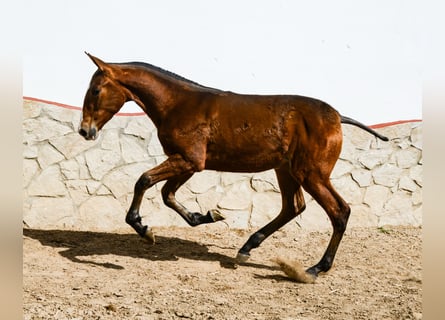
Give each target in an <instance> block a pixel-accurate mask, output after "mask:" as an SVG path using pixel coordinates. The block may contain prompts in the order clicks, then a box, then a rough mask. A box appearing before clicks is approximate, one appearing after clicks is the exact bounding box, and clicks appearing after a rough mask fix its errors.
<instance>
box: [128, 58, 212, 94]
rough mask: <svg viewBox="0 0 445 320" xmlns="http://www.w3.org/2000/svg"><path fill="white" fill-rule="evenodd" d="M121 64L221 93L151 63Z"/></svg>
mask: <svg viewBox="0 0 445 320" xmlns="http://www.w3.org/2000/svg"><path fill="white" fill-rule="evenodd" d="M120 64H123V65H129V66H138V67H144V68H148V69H151V70H154V71H157V72H159V73H162V74H164V75H166V76H168V77H171V78H174V79H176V80H180V81H184V82H187V83H189V84H192V85H194V86H197V87H200V88H203V89H211V90H217V91H219V90H218V89H215V88H211V87H206V86H203V85H202V84H199V83H197V82H195V81H192V80H189V79H187V78H184V77H182V76H180V75H178V74H176V73H174V72H171V71H168V70H165V69H162V68H160V67H157V66H155V65H152V64H150V63H146V62H138V61H134V62H126V63H120Z"/></svg>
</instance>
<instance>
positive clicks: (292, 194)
mask: <svg viewBox="0 0 445 320" xmlns="http://www.w3.org/2000/svg"><path fill="white" fill-rule="evenodd" d="M275 172H276V174H277V178H278V184H279V186H280V190H281V199H282V209H281V212H280V214H279V215H278V216H277V217H276V218H275V219H273V220H272V221H271V222H269V223H268V224H267V225H266V226H264V227H263V228H261V229H260V230H258V231H257V232H255V233H254V234H253V235H251V236H250V238H249V240H247V242H246V243H245V244H244V245H243V247H242V248H241V249H240V250H239V251H238V255H237V257H236V258H237V261H238V262H245V261H247V259H248V258H249V257H250V250H252V249H254V248H257V247H258V246H259V245H260V244H261V243H262V242H263V241H264V240H265V239H266V238H267V237H269V236H270V235H271V234H272V233H274V232H275V231H277V230H278V229H279V228H281V227H282V226H284V225H285V224H286V223H288V222H289V221H290V220H292V219H293V218H295V217H296V216H297V215H299V214H300V213H301V212H303V210H304V209H305V208H306V204H305V202H304V197H303V193H302V190H301V187H300V185H299V184H298V183H297V181H296V180H295V179H294V178H293V177H292V176H291V174H290V173H289V171H288V170H287V169H283V168H282V169H277V170H275Z"/></svg>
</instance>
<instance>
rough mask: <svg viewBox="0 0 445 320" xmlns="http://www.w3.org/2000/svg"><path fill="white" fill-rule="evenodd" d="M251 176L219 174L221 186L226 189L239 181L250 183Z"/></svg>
mask: <svg viewBox="0 0 445 320" xmlns="http://www.w3.org/2000/svg"><path fill="white" fill-rule="evenodd" d="M252 175H253V174H252V173H234V172H221V185H222V186H223V187H227V186H230V185H232V184H235V183H238V182H241V181H250V180H251V178H252Z"/></svg>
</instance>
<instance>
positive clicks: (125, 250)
mask: <svg viewBox="0 0 445 320" xmlns="http://www.w3.org/2000/svg"><path fill="white" fill-rule="evenodd" d="M23 235H24V236H25V237H29V238H32V239H35V240H38V241H39V242H40V243H41V244H42V245H43V246H49V247H53V248H59V249H65V250H62V251H59V254H60V255H61V256H62V257H64V258H67V259H69V260H71V261H72V262H75V263H83V264H91V265H96V266H101V267H104V268H111V269H124V267H122V266H120V265H117V264H114V263H111V262H106V263H100V262H95V261H91V260H88V256H98V255H115V256H122V257H132V258H139V259H147V260H151V261H177V260H179V259H180V258H183V259H189V260H197V261H216V262H219V263H220V265H221V267H223V268H231V269H235V268H237V266H238V265H237V264H236V262H235V259H234V258H233V257H229V256H227V255H224V254H221V253H218V252H212V251H210V250H209V247H219V248H221V249H224V247H222V246H218V245H215V244H202V243H198V242H195V241H190V240H185V239H180V238H176V237H164V236H156V244H155V245H151V244H148V243H147V242H146V241H145V240H144V239H142V238H140V237H139V236H138V235H137V234H118V233H108V232H91V231H72V230H38V229H30V228H24V229H23ZM242 265H243V266H248V267H254V268H260V269H270V270H273V269H275V268H273V267H271V266H268V265H263V264H258V263H249V262H247V263H243V264H242Z"/></svg>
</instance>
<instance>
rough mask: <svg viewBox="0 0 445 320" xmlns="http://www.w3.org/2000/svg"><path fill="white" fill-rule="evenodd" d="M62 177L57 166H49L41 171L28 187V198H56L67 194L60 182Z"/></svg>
mask: <svg viewBox="0 0 445 320" xmlns="http://www.w3.org/2000/svg"><path fill="white" fill-rule="evenodd" d="M62 181H63V179H62V175H61V173H60V170H59V167H58V166H57V165H53V166H50V167H48V168H46V169H45V170H43V171H42V172H41V173H40V175H39V176H37V177H36V178H35V179H34V180H33V181H31V183H30V184H29V187H28V194H29V195H30V196H45V197H57V196H64V195H66V194H67V190H66V187H65V184H64V183H63V182H62Z"/></svg>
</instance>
